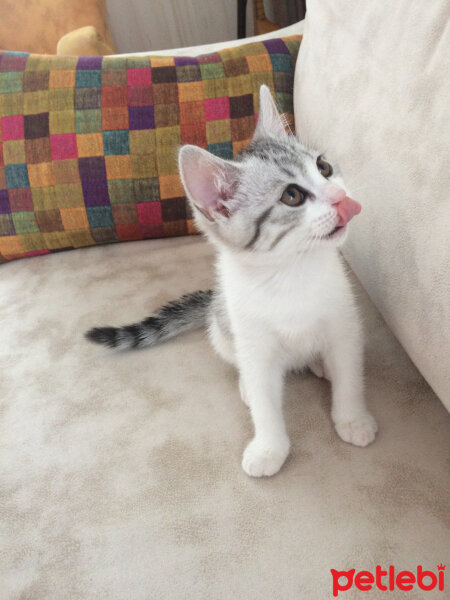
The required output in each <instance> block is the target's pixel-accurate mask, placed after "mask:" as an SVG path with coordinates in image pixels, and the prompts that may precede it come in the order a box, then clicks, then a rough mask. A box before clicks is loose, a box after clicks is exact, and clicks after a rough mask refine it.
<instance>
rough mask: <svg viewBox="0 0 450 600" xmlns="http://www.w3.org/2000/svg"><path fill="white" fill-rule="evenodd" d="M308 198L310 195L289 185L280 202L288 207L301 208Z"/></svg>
mask: <svg viewBox="0 0 450 600" xmlns="http://www.w3.org/2000/svg"><path fill="white" fill-rule="evenodd" d="M307 197H308V194H307V193H306V192H304V191H303V190H301V189H300V188H298V187H297V186H296V185H288V187H287V188H286V189H285V190H284V192H283V195H282V196H281V198H280V200H281V202H283V204H287V206H301V205H302V204H303V203H304V202H305V200H306V198H307Z"/></svg>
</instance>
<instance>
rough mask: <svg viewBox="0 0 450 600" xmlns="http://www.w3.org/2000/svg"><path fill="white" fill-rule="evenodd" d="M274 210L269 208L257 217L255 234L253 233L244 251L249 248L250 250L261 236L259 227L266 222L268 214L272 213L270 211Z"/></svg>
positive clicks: (272, 207)
mask: <svg viewBox="0 0 450 600" xmlns="http://www.w3.org/2000/svg"><path fill="white" fill-rule="evenodd" d="M274 208H275V207H274V206H271V207H270V208H268V209H267V210H265V211H264V212H263V214H262V215H260V216H259V217H258V219H257V221H256V229H255V233H254V235H253V237H252V239H251V240H250V241H249V242H248V244H247V245H246V246H245V250H249V249H250V248H252V247H253V246H254V245H255V243H256V241H257V240H258V238H259V236H260V235H261V227H262V225H263V223H264V221H266V220H267V219H268V217H269V215H270V213H271V212H272V210H273V209H274Z"/></svg>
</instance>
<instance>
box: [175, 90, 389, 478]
mask: <svg viewBox="0 0 450 600" xmlns="http://www.w3.org/2000/svg"><path fill="white" fill-rule="evenodd" d="M273 107H274V103H273V101H272V99H271V97H270V93H268V90H267V88H266V89H262V90H261V95H260V118H259V122H258V127H257V130H256V133H255V138H258V139H261V138H263V137H264V136H266V137H267V136H269V137H270V136H271V135H273V137H274V139H275V138H278V139H279V138H280V123H279V122H278V123H275V120H276V119H275V118H274V108H273ZM261 112H262V115H261ZM276 114H278V113H276ZM264 115H266V116H264ZM278 119H279V117H278ZM281 137H282V138H283V139H284V138H285V136H281ZM286 140H287V141H286V143H288V144H290V145H291V146H292V148H294V149H295V150H296V151H297V150H298V152H299V153H301V152H303V153H304V157H303V159H302V165H300V166H299V168H298V170H297V171H296V172H295V182H293V181H292V177H290V176H289V175H286V174H284V175H283V173H281V172H280V169H279V168H277V167H276V166H275V165H272V164H269V162H266V163H264V164H261V160H259V162H258V158H255V157H250V158H249V159H248V160H247V161H243V162H242V163H237V164H236V165H235V166H233V163H231V162H229V161H222V163H223V164H222V165H221V166H220V165H219V167H218V168H216V167H215V166H214V165H216V163H217V161H220V160H221V159H214V160H213V161H210V160H209V159H208V158H207V157H206V156H205V151H201V150H200V151H199V149H196V148H194V147H187V148H183V149H182V150H181V152H180V173H181V176H182V179H183V183H184V185H185V189H186V191H187V193H188V196H189V198H190V200H191V203H192V205H193V206H194V208H197V209H198V210H197V211H195V213H196V219H197V223H198V225H199V227H200V228H201V229H202V230H203V231H204V232H205V233H206V234H207V235H208V237H209V238H210V240H211V241H212V242H213V243H214V244H215V246H216V247H217V250H218V256H217V284H218V285H217V291H218V298H219V300H220V302H219V303H218V305H217V306H216V308H215V310H214V311H213V312H212V314H211V316H210V327H209V333H210V338H211V341H212V344H213V346H214V348H215V349H216V351H217V352H218V353H219V354H220V355H221V356H222V357H223V358H224V359H225V360H226V361H228V362H231V363H232V364H234V365H235V366H236V367H237V369H238V370H239V375H240V391H241V396H242V399H243V401H244V402H245V403H246V404H247V405H248V406H249V408H250V412H251V416H252V419H253V424H254V430H255V434H254V437H253V439H252V440H251V441H250V443H249V444H248V446H247V448H246V449H245V451H244V455H243V459H242V467H243V469H244V471H245V472H246V473H247V474H248V475H251V476H254V477H261V476H270V475H274V474H275V473H277V472H278V471H279V469H280V468H281V466H282V465H283V463H284V461H285V460H286V457H287V455H288V453H289V446H290V443H289V438H288V435H287V432H286V427H285V423H284V418H283V411H282V396H283V381H284V377H285V374H286V372H287V371H289V370H293V369H299V368H304V367H306V366H308V365H310V366H311V368H312V369H313V370H314V371H315V372H317V373H318V375H319V376H323V375H324V374H325V375H326V376H327V378H329V379H330V381H331V383H332V408H331V416H332V419H333V422H334V425H335V428H336V431H337V433H338V434H339V436H340V437H341V438H342V439H343V440H344V441H346V442H349V443H351V444H355V445H357V446H366V445H367V444H369V443H370V442H372V441H373V440H374V438H375V433H376V430H377V426H376V422H375V420H374V418H373V417H372V416H371V415H370V413H369V412H368V411H367V409H366V406H365V401H364V393H363V337H362V329H361V325H360V319H359V316H358V312H357V309H356V306H355V302H354V299H353V294H352V290H351V288H350V284H349V282H348V280H347V277H346V275H345V271H344V267H343V264H342V261H341V258H340V255H339V253H338V249H337V248H338V246H339V245H340V244H341V243H342V241H343V239H344V237H345V235H346V230H347V227H346V228H345V229H344V230H343V231H342V232H341V233H339V234H338V235H337V236H335V237H334V238H326V235H327V234H328V233H329V232H330V230H332V229H333V228H334V227H335V226H336V223H337V218H338V217H337V212H336V209H335V207H334V205H333V201H332V200H330V198H333V197H334V196H333V195H335V194H336V191H337V190H338V191H339V190H340V191H341V192H342V190H343V189H344V184H343V182H342V179H341V178H340V177H339V176H338V175H336V174H335V175H334V176H333V177H332V178H330V179H329V180H326V179H325V178H324V177H323V176H322V175H321V174H320V172H319V171H318V168H317V165H316V158H317V153H313V152H312V151H309V150H307V149H305V148H304V147H302V146H301V144H300V143H299V142H298V141H297V140H295V138H292V136H289V137H287V136H286ZM204 165H209V166H204ZM210 165H213V167H211V166H210ZM196 166H198V169H195V167H196ZM289 167H290V169H291V170H292V169H294V170H295V168H296V167H295V165H292V164H290V165H289ZM300 167H301V168H300ZM210 168H213V170H214V173H215V174H214V177H215V178H216V179H217V178H219V180H220V178H221V174H222V173H224V172H225V171H226V173H227V178H226V180H223V179H222V180H220V181H219V182H217V181H216V179H214V177H212V176H211V173H210V172H209V171H208V169H210ZM203 171H204V173H203ZM233 177H235V178H236V181H238V182H239V185H238V186H237V187H236V185H233V184H232V180H233ZM206 180H208V181H206ZM213 180H214V181H215V183H214V184H210V181H213ZM205 181H206V183H205ZM235 183H236V182H235ZM290 183H297V184H298V185H301V186H303V187H306V188H307V189H309V190H313V191H314V194H315V196H314V202H312V201H311V202H308V203H306V204H305V205H304V206H303V208H302V209H301V210H299V209H298V208H292V207H288V206H286V205H285V204H284V203H281V202H279V201H278V199H279V198H280V196H281V193H282V191H283V189H284V188H285V186H286V185H289V184H290ZM227 185H228V188H229V190H233V193H231V191H230V193H229V195H227V191H226V190H227V187H226V186H227ZM214 186H215V188H214ZM193 189H196V190H198V191H199V193H198V194H197V196H196V197H193V193H192V191H193ZM215 189H216V191H215ZM202 195H204V198H202V197H201V196H202ZM255 198H256V199H257V202H256V201H255ZM274 199H275V201H274ZM224 207H225V208H226V211H225V212H224ZM266 207H269V208H270V207H273V208H272V212H271V215H270V216H271V218H272V220H269V219H268V220H267V222H265V224H264V232H263V233H261V235H260V237H259V238H258V240H257V243H256V245H255V247H254V248H252V249H251V250H248V247H246V244H245V242H246V241H248V240H249V239H251V236H252V235H253V232H254V231H255V228H254V218H255V215H257V214H262V212H261V211H262V210H263V209H264V208H266ZM296 211H297V212H296ZM291 222H292V231H289V233H287V234H286V235H285V236H284V237H283V239H282V240H281V241H280V242H279V243H277V244H275V246H274V247H273V248H271V246H272V243H273V242H274V240H276V236H277V235H278V234H279V232H280V227H281V228H282V230H283V228H284V229H285V228H286V227H287V226H288V225H289V224H290V223H291Z"/></svg>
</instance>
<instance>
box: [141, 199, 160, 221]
mask: <svg viewBox="0 0 450 600" xmlns="http://www.w3.org/2000/svg"><path fill="white" fill-rule="evenodd" d="M136 208H137V212H138V216H139V223H141V225H144V224H145V225H152V224H155V223H161V222H162V212H161V202H142V203H138V204H136Z"/></svg>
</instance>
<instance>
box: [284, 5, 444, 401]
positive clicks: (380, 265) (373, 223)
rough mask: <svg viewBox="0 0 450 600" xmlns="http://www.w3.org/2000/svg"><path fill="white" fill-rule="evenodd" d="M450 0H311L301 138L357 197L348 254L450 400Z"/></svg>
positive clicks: (300, 96) (300, 76)
mask: <svg viewBox="0 0 450 600" xmlns="http://www.w3.org/2000/svg"><path fill="white" fill-rule="evenodd" d="M449 48H450V3H449V2H448V1H447V0H430V1H429V2H426V3H424V2H422V0H396V2H392V1H391V0H377V2H358V1H357V0H341V1H340V2H334V1H333V0H311V1H310V2H309V3H308V12H307V17H306V21H305V30H304V38H303V43H302V47H301V52H300V54H299V60H298V63H297V69H296V81H295V113H296V127H297V132H298V133H299V135H300V137H301V138H303V139H304V140H305V141H307V142H308V143H310V144H311V145H313V146H314V147H317V148H319V149H321V150H324V151H325V150H326V151H327V152H329V154H330V156H334V157H335V158H336V159H337V160H338V162H339V163H340V166H341V168H342V170H343V173H344V176H345V178H346V180H347V182H348V185H349V186H350V189H352V190H353V194H354V196H355V198H356V199H357V200H359V201H360V202H361V204H362V205H363V210H362V213H361V215H359V216H358V218H357V219H355V221H354V223H352V235H351V238H350V241H349V243H348V244H347V247H346V250H345V256H346V257H347V259H348V261H349V262H350V264H351V266H352V268H353V270H354V271H355V272H356V274H357V276H358V278H359V279H360V281H361V282H362V284H363V285H364V287H365V289H366V290H367V291H368V293H369V295H370V297H371V298H372V300H373V301H374V302H375V304H376V305H377V307H378V308H379V310H380V311H381V313H382V314H383V316H384V318H385V319H386V321H387V323H388V324H389V326H390V328H391V329H392V331H393V332H394V333H395V335H396V336H397V337H398V339H399V340H400V341H401V343H402V344H403V346H404V347H405V349H406V350H407V352H408V354H409V355H410V356H411V358H412V360H413V361H414V362H415V364H416V365H417V366H418V368H419V369H420V370H421V372H422V374H423V375H424V377H425V378H426V379H427V381H428V382H429V383H430V385H431V386H432V387H433V388H434V390H435V392H436V393H437V394H438V396H439V397H440V398H441V400H442V401H443V402H444V404H445V405H446V407H447V409H449V410H450V269H449V261H450V234H449V231H450V197H449V190H450V165H449V140H450V119H449V117H448V107H449V103H450V77H449V76H448V74H449V73H450V52H449Z"/></svg>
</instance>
